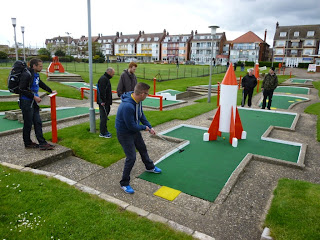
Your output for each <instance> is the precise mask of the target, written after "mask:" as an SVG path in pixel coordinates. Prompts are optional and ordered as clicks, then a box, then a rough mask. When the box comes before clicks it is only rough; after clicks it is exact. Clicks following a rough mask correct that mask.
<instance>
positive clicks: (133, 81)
mask: <svg viewBox="0 0 320 240" xmlns="http://www.w3.org/2000/svg"><path fill="white" fill-rule="evenodd" d="M137 67H138V65H137V64H136V63H135V62H131V63H130V64H129V68H128V69H126V70H124V71H123V73H122V74H121V76H120V79H119V83H118V87H117V93H118V97H121V95H122V94H124V93H125V92H131V91H133V90H134V87H135V86H136V85H137V77H136V75H135V74H134V73H135V71H136V68H137Z"/></svg>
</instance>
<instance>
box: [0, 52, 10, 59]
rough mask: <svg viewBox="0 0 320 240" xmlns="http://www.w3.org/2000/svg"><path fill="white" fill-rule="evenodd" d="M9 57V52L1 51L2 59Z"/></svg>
mask: <svg viewBox="0 0 320 240" xmlns="http://www.w3.org/2000/svg"><path fill="white" fill-rule="evenodd" d="M7 58H8V54H6V53H5V52H2V51H0V59H7Z"/></svg>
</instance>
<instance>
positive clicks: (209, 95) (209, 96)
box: [208, 26, 219, 103]
mask: <svg viewBox="0 0 320 240" xmlns="http://www.w3.org/2000/svg"><path fill="white" fill-rule="evenodd" d="M209 28H211V61H210V78H209V87H208V103H210V102H211V79H212V62H213V37H214V35H215V34H216V30H217V28H219V27H218V26H209Z"/></svg>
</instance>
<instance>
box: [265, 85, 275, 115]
mask: <svg viewBox="0 0 320 240" xmlns="http://www.w3.org/2000/svg"><path fill="white" fill-rule="evenodd" d="M273 91H274V90H265V89H264V90H263V101H262V109H265V108H266V102H267V98H268V99H269V101H268V106H267V108H268V109H269V110H270V108H271V103H272V96H273Z"/></svg>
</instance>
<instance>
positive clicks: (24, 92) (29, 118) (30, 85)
mask: <svg viewBox="0 0 320 240" xmlns="http://www.w3.org/2000/svg"><path fill="white" fill-rule="evenodd" d="M42 67H43V63H42V60H40V59H36V58H34V59H31V60H30V69H29V72H27V71H23V72H22V74H21V77H20V82H19V90H20V94H19V106H20V108H21V110H22V115H23V142H24V146H25V147H26V148H40V150H52V149H54V147H55V146H54V145H51V144H49V143H47V141H46V140H45V139H44V137H43V133H42V121H41V118H40V114H39V106H38V103H40V102H41V98H40V97H39V94H38V91H39V88H42V89H43V90H45V91H47V92H50V93H52V92H53V93H56V91H52V90H51V88H49V87H48V86H47V85H46V84H45V83H44V82H42V81H41V80H40V75H39V73H40V72H41V70H42ZM32 124H33V126H34V131H35V134H36V138H37V140H38V142H39V144H37V143H35V142H32V141H31V138H30V133H31V128H32Z"/></svg>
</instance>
